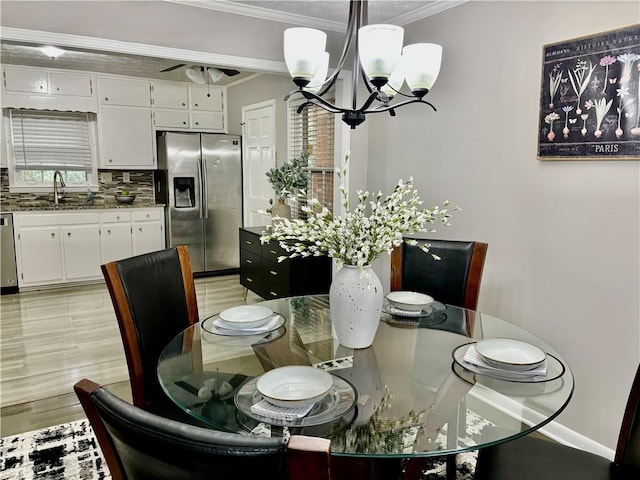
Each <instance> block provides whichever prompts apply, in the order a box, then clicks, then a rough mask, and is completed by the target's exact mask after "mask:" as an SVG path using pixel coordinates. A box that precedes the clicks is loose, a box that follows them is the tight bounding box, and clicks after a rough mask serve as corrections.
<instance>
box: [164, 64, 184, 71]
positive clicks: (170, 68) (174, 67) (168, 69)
mask: <svg viewBox="0 0 640 480" xmlns="http://www.w3.org/2000/svg"><path fill="white" fill-rule="evenodd" d="M185 65H186V63H179V64H178V65H174V66H173V67H169V68H165V69H164V70H160V73H164V72H172V71H174V70H175V69H177V68H180V67H184V66H185Z"/></svg>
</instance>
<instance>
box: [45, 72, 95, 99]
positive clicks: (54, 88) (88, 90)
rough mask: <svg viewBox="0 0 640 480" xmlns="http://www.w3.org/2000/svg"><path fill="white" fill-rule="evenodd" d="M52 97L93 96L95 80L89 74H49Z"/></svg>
mask: <svg viewBox="0 0 640 480" xmlns="http://www.w3.org/2000/svg"><path fill="white" fill-rule="evenodd" d="M49 78H50V80H51V95H77V96H80V97H90V96H92V95H93V79H92V76H91V75H90V74H88V73H59V72H51V73H49Z"/></svg>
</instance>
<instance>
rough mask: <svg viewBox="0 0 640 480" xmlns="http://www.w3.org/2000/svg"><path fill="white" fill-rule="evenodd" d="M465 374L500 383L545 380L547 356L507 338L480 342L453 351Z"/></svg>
mask: <svg viewBox="0 0 640 480" xmlns="http://www.w3.org/2000/svg"><path fill="white" fill-rule="evenodd" d="M454 359H455V360H456V361H457V362H458V363H460V364H461V365H462V366H464V367H465V368H468V369H469V370H471V371H473V372H476V373H481V374H484V375H489V376H492V377H495V378H500V379H503V380H514V381H529V380H531V381H536V380H540V379H544V378H545V377H546V376H547V354H546V353H545V351H544V350H542V349H540V348H538V347H536V346H535V345H531V344H530V343H526V342H521V341H519V340H513V339H510V338H492V339H488V340H481V341H479V342H477V343H475V344H472V345H463V346H461V347H459V348H458V349H456V350H455V351H454Z"/></svg>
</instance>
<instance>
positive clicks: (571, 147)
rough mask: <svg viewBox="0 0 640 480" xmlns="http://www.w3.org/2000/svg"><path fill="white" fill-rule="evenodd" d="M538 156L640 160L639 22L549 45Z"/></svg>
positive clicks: (544, 62)
mask: <svg viewBox="0 0 640 480" xmlns="http://www.w3.org/2000/svg"><path fill="white" fill-rule="evenodd" d="M538 158H539V159H540V160H579V159H580V160H584V159H594V160H595V159H598V160H602V159H612V160H613V159H617V160H620V159H629V160H640V24H637V25H632V26H629V27H625V28H621V29H619V30H613V31H610V32H604V33H598V34H594V35H589V36H588V37H581V38H576V39H572V40H566V41H564V42H560V43H553V44H549V45H545V47H544V49H543V57H542V87H541V89H540V118H539V129H538Z"/></svg>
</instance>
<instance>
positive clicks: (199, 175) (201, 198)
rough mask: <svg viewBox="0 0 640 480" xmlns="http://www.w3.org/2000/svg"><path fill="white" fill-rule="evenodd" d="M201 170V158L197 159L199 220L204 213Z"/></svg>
mask: <svg viewBox="0 0 640 480" xmlns="http://www.w3.org/2000/svg"><path fill="white" fill-rule="evenodd" d="M203 175H204V174H203V168H202V158H199V159H198V179H199V180H200V212H199V214H200V218H203V213H204V199H205V198H206V195H205V190H204V189H205V184H204V182H203Z"/></svg>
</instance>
